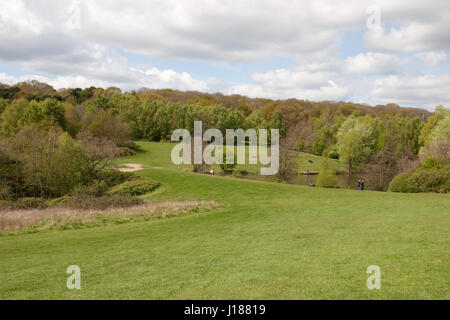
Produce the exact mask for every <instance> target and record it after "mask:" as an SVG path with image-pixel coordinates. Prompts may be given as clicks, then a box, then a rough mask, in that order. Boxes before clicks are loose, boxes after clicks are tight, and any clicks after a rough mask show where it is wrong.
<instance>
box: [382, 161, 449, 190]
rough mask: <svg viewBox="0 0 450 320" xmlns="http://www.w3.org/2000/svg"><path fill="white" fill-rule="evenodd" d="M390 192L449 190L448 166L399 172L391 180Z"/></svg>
mask: <svg viewBox="0 0 450 320" xmlns="http://www.w3.org/2000/svg"><path fill="white" fill-rule="evenodd" d="M389 191H392V192H441V193H447V192H450V167H449V166H446V167H443V168H441V169H422V168H419V169H416V170H413V171H411V172H410V173H404V174H400V175H398V176H397V177H395V178H394V180H392V182H391V184H390V186H389Z"/></svg>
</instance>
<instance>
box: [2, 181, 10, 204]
mask: <svg viewBox="0 0 450 320" xmlns="http://www.w3.org/2000/svg"><path fill="white" fill-rule="evenodd" d="M10 199H11V188H10V186H9V185H7V184H6V183H4V182H3V181H2V182H1V183H0V200H10Z"/></svg>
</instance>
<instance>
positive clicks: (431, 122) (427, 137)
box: [419, 106, 449, 146]
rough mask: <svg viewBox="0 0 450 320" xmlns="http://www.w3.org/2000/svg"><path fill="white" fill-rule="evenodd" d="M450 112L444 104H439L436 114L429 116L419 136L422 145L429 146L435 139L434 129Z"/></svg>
mask: <svg viewBox="0 0 450 320" xmlns="http://www.w3.org/2000/svg"><path fill="white" fill-rule="evenodd" d="M448 113H449V111H448V110H446V109H445V108H444V107H443V106H437V107H436V110H435V113H434V115H432V116H431V117H429V118H428V120H427V122H426V123H425V124H424V125H423V128H422V130H421V133H420V136H419V143H420V145H421V146H427V145H428V144H429V143H430V142H431V141H432V140H433V136H432V134H433V131H434V128H435V127H436V126H437V124H438V123H439V122H440V121H441V120H442V119H444V118H445V117H446V115H447V114H448Z"/></svg>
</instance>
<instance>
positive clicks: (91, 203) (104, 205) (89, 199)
mask: <svg viewBox="0 0 450 320" xmlns="http://www.w3.org/2000/svg"><path fill="white" fill-rule="evenodd" d="M141 203H143V201H142V200H141V199H139V198H136V197H133V196H128V195H106V196H102V197H94V196H91V195H76V196H72V197H68V198H67V200H66V201H65V202H64V204H63V206H64V207H67V208H71V209H82V210H105V209H111V208H128V207H132V206H135V205H138V204H141Z"/></svg>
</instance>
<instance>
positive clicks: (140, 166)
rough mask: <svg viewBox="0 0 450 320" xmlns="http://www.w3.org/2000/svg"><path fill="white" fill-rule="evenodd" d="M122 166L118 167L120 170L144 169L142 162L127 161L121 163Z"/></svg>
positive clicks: (133, 170)
mask: <svg viewBox="0 0 450 320" xmlns="http://www.w3.org/2000/svg"><path fill="white" fill-rule="evenodd" d="M123 167H124V168H118V169H117V170H119V171H120V172H136V171H140V170H144V165H143V164H138V163H127V164H124V165H123Z"/></svg>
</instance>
